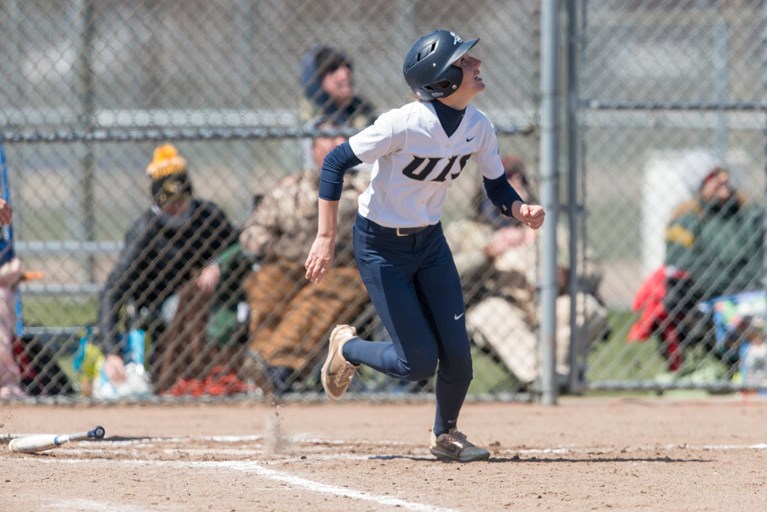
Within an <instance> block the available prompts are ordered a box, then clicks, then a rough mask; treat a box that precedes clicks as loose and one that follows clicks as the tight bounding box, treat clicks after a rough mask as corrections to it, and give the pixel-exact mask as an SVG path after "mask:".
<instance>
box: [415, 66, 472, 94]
mask: <svg viewBox="0 0 767 512" xmlns="http://www.w3.org/2000/svg"><path fill="white" fill-rule="evenodd" d="M462 81H463V71H461V70H460V69H458V68H456V67H455V66H450V67H449V68H448V69H447V70H446V71H445V72H444V73H442V75H441V76H440V77H439V80H438V81H436V82H434V83H432V84H428V85H425V86H424V87H423V88H424V89H426V90H427V91H429V92H433V93H442V94H440V97H443V98H444V97H446V96H449V95H451V94H452V93H454V92H455V91H456V90H457V89H458V88H459V87H460V86H461V82H462Z"/></svg>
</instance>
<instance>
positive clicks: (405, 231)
mask: <svg viewBox="0 0 767 512" xmlns="http://www.w3.org/2000/svg"><path fill="white" fill-rule="evenodd" d="M357 224H358V225H359V226H360V227H362V228H363V229H365V230H366V231H370V232H372V233H391V234H393V235H397V236H409V235H415V234H416V233H420V232H421V231H424V230H426V229H428V228H430V227H432V226H418V227H414V228H387V227H386V226H382V225H380V224H376V223H375V222H373V221H372V220H370V219H366V218H365V217H363V216H362V215H357Z"/></svg>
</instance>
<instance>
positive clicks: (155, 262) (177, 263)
mask: <svg viewBox="0 0 767 512" xmlns="http://www.w3.org/2000/svg"><path fill="white" fill-rule="evenodd" d="M237 235H238V233H237V230H236V229H235V228H234V226H233V225H232V224H231V223H230V222H229V220H228V219H227V217H226V214H225V213H224V212H223V211H222V210H221V209H220V208H219V207H218V206H217V205H215V204H214V203H211V202H209V201H203V200H200V199H192V204H191V215H190V217H189V218H188V219H187V221H186V222H185V223H184V224H183V225H182V226H181V227H175V226H170V225H166V224H165V223H164V221H163V217H162V216H161V215H160V214H159V213H158V212H157V211H156V210H154V209H149V210H147V211H146V212H144V213H143V214H142V215H141V217H139V218H138V219H137V220H136V222H134V224H133V226H131V228H130V229H129V230H128V232H127V234H126V235H125V245H124V247H123V250H122V252H121V253H120V256H119V257H118V260H117V264H116V265H115V267H114V269H113V270H112V272H111V273H110V274H109V276H108V277H107V280H106V283H105V285H104V288H103V289H102V291H101V294H100V296H99V332H100V339H101V343H102V349H103V350H104V352H105V353H111V352H114V351H115V349H116V348H117V346H118V342H119V337H120V333H119V332H118V324H119V321H120V310H121V309H122V307H124V306H126V305H127V304H128V303H133V304H134V305H135V307H136V310H137V311H140V310H141V309H143V308H147V309H149V310H159V308H160V307H161V305H162V303H163V302H164V301H165V300H166V299H167V298H168V297H169V296H170V295H172V294H173V293H175V292H176V291H177V290H178V289H179V288H180V287H181V285H183V284H184V283H186V282H188V281H189V280H190V279H192V278H193V277H194V276H195V274H196V273H197V272H198V271H199V270H200V269H201V268H202V267H204V266H205V265H206V264H208V263H209V262H210V261H211V260H213V258H214V257H215V256H216V254H218V253H219V252H220V251H221V250H223V249H225V248H226V247H228V246H229V245H231V244H232V243H234V242H235V241H236V240H237Z"/></svg>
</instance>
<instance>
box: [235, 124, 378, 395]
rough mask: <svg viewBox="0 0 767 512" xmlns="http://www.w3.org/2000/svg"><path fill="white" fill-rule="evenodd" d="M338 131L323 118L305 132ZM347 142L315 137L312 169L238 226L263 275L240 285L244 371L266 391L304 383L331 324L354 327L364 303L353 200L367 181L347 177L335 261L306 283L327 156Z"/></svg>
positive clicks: (279, 188)
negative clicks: (245, 326) (244, 306)
mask: <svg viewBox="0 0 767 512" xmlns="http://www.w3.org/2000/svg"><path fill="white" fill-rule="evenodd" d="M311 128H313V129H324V130H332V129H334V128H335V129H337V128H338V126H337V125H336V124H334V123H333V122H332V121H330V120H329V119H328V118H326V117H322V118H319V119H318V120H315V121H313V122H312V123H311V124H310V129H311ZM344 140H345V138H344V137H340V136H337V137H327V136H317V137H315V138H314V139H313V141H312V147H311V149H312V159H313V160H312V162H313V163H312V165H311V167H310V168H308V169H306V170H304V171H302V172H298V173H295V174H292V175H290V176H288V177H286V178H284V179H283V180H282V181H280V182H279V183H278V184H277V186H276V187H274V189H273V190H272V191H270V192H269V193H267V194H266V195H265V197H264V198H263V200H262V201H261V203H260V204H259V205H258V207H257V208H255V209H254V210H253V212H252V214H251V216H250V218H249V219H248V220H247V222H246V224H245V226H244V227H243V230H242V234H241V235H240V244H241V246H242V249H243V250H244V251H245V252H247V253H249V254H252V255H254V256H256V257H257V258H258V263H259V266H260V268H258V269H257V270H255V271H254V272H252V273H251V274H250V275H249V276H248V277H247V278H246V280H245V283H244V287H245V293H246V296H247V300H248V303H249V304H250V320H249V340H250V356H251V357H250V362H249V369H248V371H249V372H250V374H251V375H252V376H253V378H254V380H255V381H256V382H257V383H258V385H259V386H261V387H262V388H264V389H267V390H271V391H274V392H275V393H276V394H281V393H284V392H286V391H290V390H292V389H294V384H295V383H296V382H301V383H303V384H306V383H307V382H308V381H309V380H310V378H311V377H312V376H313V372H314V371H315V367H316V365H317V363H318V362H320V361H321V360H322V356H323V350H324V348H325V341H326V340H327V337H328V334H329V333H330V331H331V329H332V328H333V326H334V325H335V324H336V323H339V322H340V323H345V322H346V323H353V322H354V319H355V318H356V317H357V315H358V314H359V312H360V311H361V310H362V308H363V307H364V305H365V304H366V303H367V293H366V291H365V287H364V285H363V284H362V281H361V279H360V277H359V273H358V272H357V269H356V266H355V263H354V255H353V251H352V236H351V235H352V229H351V226H352V224H353V222H354V218H355V214H356V211H357V197H358V196H359V194H360V193H361V192H362V191H363V190H364V188H365V186H366V182H365V181H364V180H363V179H362V177H361V176H359V175H355V174H354V173H352V176H349V175H347V179H346V180H345V181H344V192H343V194H344V200H342V201H341V204H342V207H341V211H340V212H339V216H338V222H339V229H338V233H339V238H338V240H337V249H336V260H335V264H334V266H333V268H332V269H331V270H330V271H329V272H328V274H327V275H326V276H325V278H324V279H323V281H322V282H321V283H320V284H317V285H315V284H312V283H310V282H309V281H307V280H306V279H305V278H304V274H305V273H306V269H305V268H304V261H305V259H306V255H307V254H308V253H309V249H310V248H311V246H312V242H313V241H314V238H315V234H316V226H317V218H318V215H319V206H318V201H317V197H318V189H319V176H320V169H321V167H322V161H323V159H324V158H325V155H327V154H328V152H330V150H331V149H333V148H334V147H335V146H336V145H338V144H340V143H341V142H343V141H344Z"/></svg>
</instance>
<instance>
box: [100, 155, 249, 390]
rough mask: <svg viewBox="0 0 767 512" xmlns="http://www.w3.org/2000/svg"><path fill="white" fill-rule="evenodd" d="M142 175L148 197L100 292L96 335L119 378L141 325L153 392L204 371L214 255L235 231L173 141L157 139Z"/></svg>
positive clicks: (108, 366) (114, 377) (215, 280)
mask: <svg viewBox="0 0 767 512" xmlns="http://www.w3.org/2000/svg"><path fill="white" fill-rule="evenodd" d="M146 174H147V176H148V177H149V179H150V181H151V194H152V199H153V204H152V206H151V207H150V208H148V209H147V210H146V211H145V212H144V213H143V214H142V215H141V216H140V217H139V218H138V219H137V220H136V221H135V222H134V223H133V225H132V226H131V227H130V229H129V230H128V232H127V234H126V236H125V245H124V248H123V250H122V252H121V253H120V255H119V257H118V260H117V263H116V265H115V267H114V269H113V270H112V271H111V272H110V274H109V276H108V277H107V280H106V283H105V285H104V288H103V289H102V291H101V293H100V297H99V339H100V342H101V348H102V350H103V352H104V354H106V362H105V363H104V364H105V369H106V372H107V374H109V375H110V376H111V377H112V379H111V380H113V381H114V382H115V383H117V384H119V383H120V382H121V381H123V380H124V378H125V375H124V373H125V365H124V362H125V361H124V357H126V350H127V347H126V346H125V344H126V341H125V340H127V339H128V337H127V335H126V334H127V331H130V330H135V329H138V328H140V329H141V330H144V331H145V332H146V334H147V335H148V336H149V339H151V340H155V341H154V342H153V344H152V347H151V348H152V349H153V352H154V353H153V354H151V356H148V357H150V359H149V361H148V362H149V365H150V375H151V378H152V382H153V384H154V391H155V392H157V393H163V392H166V391H168V389H169V388H170V387H171V386H172V385H173V384H174V383H175V382H176V381H178V380H180V379H184V378H202V377H204V376H205V373H206V370H207V368H208V365H209V363H210V360H209V356H210V354H208V353H205V352H204V350H203V348H204V335H205V332H206V328H205V323H206V319H207V310H208V306H209V302H210V300H211V297H212V296H213V291H214V289H215V287H216V285H217V283H218V280H219V273H220V269H219V268H218V265H217V264H216V262H215V261H214V257H215V256H216V255H217V254H218V253H219V251H221V250H222V249H224V248H226V247H228V246H230V245H231V244H232V243H234V241H235V240H236V239H237V232H236V230H235V228H234V227H233V226H232V224H231V223H230V222H229V220H228V219H227V216H226V214H225V213H224V212H223V211H222V210H221V208H219V207H218V206H217V205H216V204H214V203H212V202H210V201H205V200H202V199H199V198H197V197H195V195H194V191H193V188H192V182H191V179H190V177H189V175H188V173H187V162H186V160H185V159H184V158H182V157H181V156H180V155H179V154H178V151H177V150H176V148H175V147H174V146H172V145H170V144H163V145H161V146H158V147H157V148H156V149H155V150H154V157H153V159H152V161H151V163H150V164H149V165H148V166H147V168H146ZM148 354H149V353H148Z"/></svg>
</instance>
